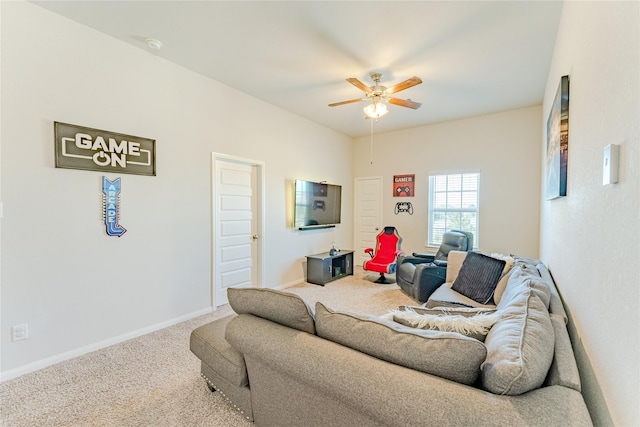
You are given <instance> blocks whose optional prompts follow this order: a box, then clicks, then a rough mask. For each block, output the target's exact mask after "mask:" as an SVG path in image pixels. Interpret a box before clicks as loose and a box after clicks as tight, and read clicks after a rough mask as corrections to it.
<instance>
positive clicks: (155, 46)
mask: <svg viewBox="0 0 640 427" xmlns="http://www.w3.org/2000/svg"><path fill="white" fill-rule="evenodd" d="M147 47H148V48H149V49H151V50H160V49H161V48H162V42H161V41H160V40H156V39H147Z"/></svg>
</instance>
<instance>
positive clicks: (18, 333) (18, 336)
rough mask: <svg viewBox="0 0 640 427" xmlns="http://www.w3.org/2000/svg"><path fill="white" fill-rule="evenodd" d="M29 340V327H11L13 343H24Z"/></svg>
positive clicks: (24, 325) (25, 325)
mask: <svg viewBox="0 0 640 427" xmlns="http://www.w3.org/2000/svg"><path fill="white" fill-rule="evenodd" d="M27 338H29V325H27V324H26V323H25V324H23V325H15V326H12V327H11V341H14V342H15V341H22V340H26V339H27Z"/></svg>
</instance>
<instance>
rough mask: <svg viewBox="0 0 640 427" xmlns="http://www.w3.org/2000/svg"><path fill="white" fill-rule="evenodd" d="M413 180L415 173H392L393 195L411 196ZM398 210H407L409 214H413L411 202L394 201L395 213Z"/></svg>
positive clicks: (398, 211)
mask: <svg viewBox="0 0 640 427" xmlns="http://www.w3.org/2000/svg"><path fill="white" fill-rule="evenodd" d="M415 181H416V176H415V175H394V176H393V197H413V196H414V190H415V187H414V184H415ZM400 212H407V213H408V214H409V215H413V205H412V204H411V202H398V203H396V209H395V214H396V215H398V214H399V213H400Z"/></svg>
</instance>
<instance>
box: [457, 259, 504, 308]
mask: <svg viewBox="0 0 640 427" xmlns="http://www.w3.org/2000/svg"><path fill="white" fill-rule="evenodd" d="M505 264H506V262H505V261H504V260H500V259H496V258H493V257H490V256H487V255H483V254H481V253H477V252H469V253H468V254H467V256H466V258H465V259H464V262H463V263H462V267H460V273H458V277H457V278H456V280H455V281H454V282H453V286H452V287H451V289H453V290H454V291H456V292H458V293H460V294H462V295H464V296H466V297H467V298H471V299H472V300H474V301H476V302H479V303H480V304H489V303H490V302H491V300H492V299H493V293H494V291H495V289H496V285H497V284H498V281H499V280H500V277H501V276H502V270H504V266H505Z"/></svg>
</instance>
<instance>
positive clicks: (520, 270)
mask: <svg viewBox="0 0 640 427" xmlns="http://www.w3.org/2000/svg"><path fill="white" fill-rule="evenodd" d="M528 289H531V290H532V291H533V293H534V294H535V295H537V296H538V298H540V300H541V301H542V302H543V303H544V305H545V307H546V308H547V309H548V308H549V300H550V298H551V289H550V288H549V285H548V284H547V283H546V282H545V281H544V280H543V279H542V278H541V277H540V276H539V274H538V270H537V269H535V268H531V267H528V266H526V265H516V266H515V267H513V269H512V270H511V272H510V275H509V281H508V282H507V287H506V288H505V290H504V293H503V294H502V298H501V299H500V302H499V303H498V310H501V309H503V308H504V307H506V306H508V305H509V304H511V301H512V300H513V299H514V298H515V297H516V296H517V295H518V294H520V293H522V292H524V291H526V290H528Z"/></svg>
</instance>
